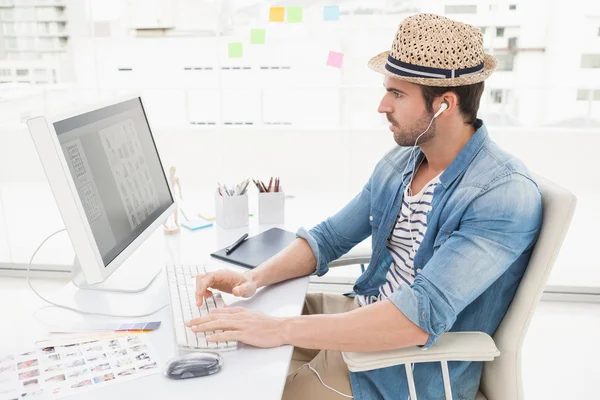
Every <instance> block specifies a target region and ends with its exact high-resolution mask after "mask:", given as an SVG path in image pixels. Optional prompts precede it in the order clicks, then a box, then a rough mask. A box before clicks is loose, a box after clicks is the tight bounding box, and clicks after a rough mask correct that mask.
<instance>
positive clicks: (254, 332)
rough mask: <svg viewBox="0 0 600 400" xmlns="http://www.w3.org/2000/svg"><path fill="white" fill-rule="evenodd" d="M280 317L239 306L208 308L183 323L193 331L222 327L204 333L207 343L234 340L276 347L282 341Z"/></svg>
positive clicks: (282, 333)
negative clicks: (206, 333)
mask: <svg viewBox="0 0 600 400" xmlns="http://www.w3.org/2000/svg"><path fill="white" fill-rule="evenodd" d="M284 322H285V319H284V318H276V317H271V316H268V315H266V314H263V313H261V312H259V311H254V310H248V309H246V308H242V307H226V308H217V309H214V310H212V311H211V312H210V313H209V314H208V315H205V316H203V317H200V318H196V319H193V320H191V321H188V322H187V323H186V326H187V327H189V328H191V329H192V331H193V332H206V331H216V330H222V331H223V332H222V333H215V334H210V335H206V341H207V342H224V341H230V340H235V341H238V342H243V343H246V344H249V345H252V346H256V347H263V348H269V347H279V346H283V345H284V344H287V343H285V337H284V329H283V324H284Z"/></svg>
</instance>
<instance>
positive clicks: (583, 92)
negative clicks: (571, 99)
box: [577, 89, 590, 100]
mask: <svg viewBox="0 0 600 400" xmlns="http://www.w3.org/2000/svg"><path fill="white" fill-rule="evenodd" d="M589 96H590V91H589V90H588V89H577V100H587V99H588V97H589Z"/></svg>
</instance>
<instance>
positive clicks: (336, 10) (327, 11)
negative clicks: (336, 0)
mask: <svg viewBox="0 0 600 400" xmlns="http://www.w3.org/2000/svg"><path fill="white" fill-rule="evenodd" d="M323 19H324V20H325V21H339V19H340V6H325V7H323Z"/></svg>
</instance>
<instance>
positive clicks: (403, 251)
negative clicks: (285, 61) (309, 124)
mask: <svg viewBox="0 0 600 400" xmlns="http://www.w3.org/2000/svg"><path fill="white" fill-rule="evenodd" d="M369 66H370V67H371V68H372V69H374V70H375V71H377V72H380V73H383V74H384V75H385V78H384V87H385V89H386V94H385V95H384V97H383V99H382V100H381V104H380V105H379V110H378V111H379V112H380V113H385V114H386V115H387V118H388V120H389V121H390V130H391V131H392V132H393V136H394V139H395V141H396V143H397V144H398V145H399V146H397V147H395V148H393V149H392V150H391V151H390V152H388V153H387V154H386V155H385V156H384V157H383V159H382V160H381V161H380V162H379V163H378V164H377V166H376V167H375V170H374V172H373V174H372V176H371V178H370V179H369V181H368V182H367V184H366V185H365V187H364V188H363V190H362V192H361V193H359V194H358V195H357V196H356V197H355V198H354V199H353V200H352V201H350V203H348V205H346V206H345V207H344V208H343V209H342V210H340V211H339V212H338V213H337V214H335V215H334V216H332V217H331V218H328V219H327V220H325V221H323V222H322V223H320V224H319V225H317V226H316V227H314V228H313V229H311V230H310V231H309V232H307V231H306V230H304V229H302V228H301V229H300V230H299V231H298V239H297V240H296V241H295V242H293V243H292V244H291V245H290V246H289V247H288V248H286V249H285V250H283V251H282V252H281V253H279V254H278V255H276V256H275V257H273V258H272V259H270V260H269V261H267V262H265V263H264V264H263V265H261V266H260V267H258V268H256V269H255V270H253V271H249V272H247V273H245V274H238V273H236V272H232V271H218V272H215V273H209V274H207V275H205V276H202V277H198V278H197V298H198V301H199V302H201V301H202V299H203V298H204V296H206V295H207V294H209V293H210V291H209V288H215V289H218V290H222V291H226V292H232V293H233V294H234V295H237V296H243V297H248V296H252V295H253V294H254V293H255V292H256V290H257V288H259V287H262V286H265V285H270V284H273V283H276V282H280V281H283V280H287V279H292V278H295V277H298V276H304V275H309V274H312V273H316V274H317V275H319V276H320V275H323V274H325V273H326V272H327V269H328V264H329V263H330V262H331V261H333V260H335V259H337V258H338V257H340V256H342V255H343V254H345V253H346V252H348V251H349V250H350V249H351V248H352V247H354V246H355V245H356V244H358V243H360V242H361V241H362V240H364V239H365V238H367V237H368V236H369V235H371V236H372V258H371V262H370V264H369V267H368V268H367V270H366V271H365V272H364V273H363V274H362V275H361V276H360V277H359V279H358V280H357V282H356V284H355V286H354V298H352V297H348V296H341V295H338V296H335V295H316V296H315V295H309V296H308V297H307V300H306V304H305V307H304V313H303V314H305V315H303V316H300V317H295V318H273V317H270V316H267V315H264V314H262V313H260V312H256V311H251V310H246V309H243V308H238V307H233V308H228V309H223V310H218V311H216V312H214V313H213V314H212V315H210V316H208V317H204V318H200V319H198V320H194V321H191V322H190V323H189V326H190V327H191V328H192V330H195V331H212V330H216V329H219V330H223V331H224V332H223V333H219V334H215V335H212V336H211V339H207V340H215V341H222V340H238V341H241V342H245V343H248V344H250V345H254V346H259V347H274V346H281V345H284V344H291V345H294V346H295V347H296V348H295V351H294V359H295V360H299V361H304V362H306V363H307V365H304V366H303V367H301V368H300V369H298V370H297V371H296V372H294V373H292V374H290V375H289V376H288V378H287V382H286V387H285V390H284V394H283V398H284V399H313V398H315V399H317V398H318V399H337V398H342V396H345V397H350V396H354V398H357V399H374V398H385V399H407V398H408V385H407V381H406V374H405V371H404V368H403V366H396V367H389V368H385V369H380V370H374V371H369V372H361V373H349V372H348V369H347V367H346V365H345V364H344V362H343V359H342V358H341V353H340V352H341V351H355V352H370V351H379V350H390V349H396V348H401V347H406V346H417V345H418V346H423V348H425V349H427V348H429V347H430V346H431V345H433V344H434V343H435V341H436V340H437V339H438V337H439V336H440V334H442V333H443V332H446V331H483V332H487V333H488V334H492V333H493V332H494V331H495V330H496V328H497V327H498V325H499V323H500V321H501V320H502V318H503V317H504V314H505V313H506V310H507V308H508V306H509V304H510V302H511V300H512V298H513V296H514V294H515V291H516V289H517V286H518V284H519V282H520V279H521V277H522V276H523V273H524V270H525V268H526V266H527V263H528V260H529V257H530V255H531V250H532V247H533V245H534V243H535V241H536V239H537V236H538V233H539V230H540V227H541V216H542V215H541V214H542V206H541V193H540V191H539V189H538V187H537V185H536V184H535V182H534V181H533V180H532V178H531V176H530V173H529V172H528V171H527V169H526V168H525V166H524V165H523V164H522V163H521V162H520V161H519V160H517V159H515V158H514V157H513V156H511V155H510V154H508V153H506V152H505V151H503V150H502V149H500V148H499V147H498V146H497V145H496V144H495V143H494V142H493V141H492V140H491V139H490V138H489V137H488V134H487V130H486V127H485V125H484V124H483V122H482V121H481V120H478V119H476V115H477V110H478V108H479V100H480V97H481V94H482V92H483V85H484V83H483V81H484V80H485V79H486V78H487V77H488V76H489V75H490V74H491V73H492V72H493V70H494V68H495V66H496V60H495V59H494V58H493V57H491V56H489V55H486V54H484V52H483V38H482V34H481V32H480V31H479V29H478V28H476V27H473V26H470V25H466V24H463V23H459V22H456V21H453V20H450V19H447V18H444V17H441V16H436V15H431V14H419V15H415V16H412V17H409V18H407V19H406V20H404V21H403V22H402V24H401V25H400V27H399V30H398V33H397V35H396V37H395V40H394V42H393V44H392V49H391V51H390V52H385V53H382V54H380V55H378V56H376V57H374V58H373V59H371V61H370V62H369ZM413 171H414V172H413ZM481 370H482V364H481V363H475V362H455V363H450V376H451V379H452V391H453V393H454V394H455V396H456V398H459V399H474V398H475V396H476V393H477V389H478V386H479V380H480V376H481ZM441 376H442V374H441V368H440V365H439V364H438V363H426V364H416V365H415V366H414V378H415V384H416V389H417V393H418V395H419V398H420V399H421V398H422V399H441V398H442V397H443V395H444V389H443V384H442V378H441Z"/></svg>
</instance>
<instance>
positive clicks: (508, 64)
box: [494, 52, 515, 71]
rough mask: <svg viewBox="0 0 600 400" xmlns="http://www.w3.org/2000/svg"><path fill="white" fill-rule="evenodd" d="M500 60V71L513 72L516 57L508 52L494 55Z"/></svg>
mask: <svg viewBox="0 0 600 400" xmlns="http://www.w3.org/2000/svg"><path fill="white" fill-rule="evenodd" d="M494 57H496V59H497V60H498V71H512V70H513V68H514V63H515V55H514V54H512V53H508V52H498V53H496V54H494Z"/></svg>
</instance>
